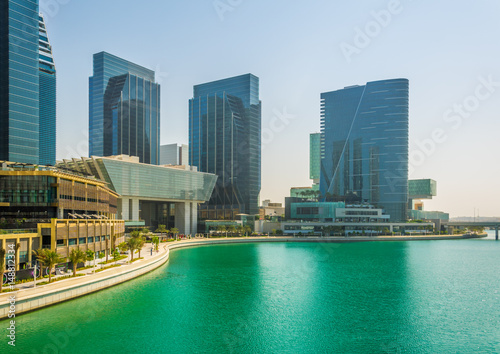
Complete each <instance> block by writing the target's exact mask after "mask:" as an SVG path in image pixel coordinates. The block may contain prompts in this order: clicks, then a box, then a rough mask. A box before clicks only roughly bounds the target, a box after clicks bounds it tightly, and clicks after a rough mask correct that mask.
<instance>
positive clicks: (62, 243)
mask: <svg viewBox="0 0 500 354" xmlns="http://www.w3.org/2000/svg"><path fill="white" fill-rule="evenodd" d="M64 241H65V240H57V241H56V245H57V247H62V246H64V245H65V242H64Z"/></svg>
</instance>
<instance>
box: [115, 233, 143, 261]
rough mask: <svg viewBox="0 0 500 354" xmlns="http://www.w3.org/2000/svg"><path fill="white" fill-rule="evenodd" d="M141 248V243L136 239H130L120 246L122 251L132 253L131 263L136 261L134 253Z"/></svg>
mask: <svg viewBox="0 0 500 354" xmlns="http://www.w3.org/2000/svg"><path fill="white" fill-rule="evenodd" d="M138 246H139V241H138V239H137V238H135V237H131V238H129V239H128V240H127V241H126V242H122V243H120V244H119V245H118V247H120V249H121V250H122V251H130V263H132V261H133V260H134V252H135V250H136V249H137V248H138Z"/></svg>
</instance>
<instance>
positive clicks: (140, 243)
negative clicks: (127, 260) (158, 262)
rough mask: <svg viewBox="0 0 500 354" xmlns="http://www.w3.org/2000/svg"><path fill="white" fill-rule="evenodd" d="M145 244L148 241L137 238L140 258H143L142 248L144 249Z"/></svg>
mask: <svg viewBox="0 0 500 354" xmlns="http://www.w3.org/2000/svg"><path fill="white" fill-rule="evenodd" d="M145 243H146V240H145V239H144V237H142V236H139V237H138V238H137V249H138V250H139V258H141V251H142V248H143V247H144V244H145Z"/></svg>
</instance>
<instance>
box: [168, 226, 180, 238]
mask: <svg viewBox="0 0 500 354" xmlns="http://www.w3.org/2000/svg"><path fill="white" fill-rule="evenodd" d="M170 232H171V233H173V234H174V236H175V240H176V241H177V234H178V233H179V229H178V228H176V227H174V228H173V229H170Z"/></svg>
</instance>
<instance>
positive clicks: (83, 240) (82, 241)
mask: <svg viewBox="0 0 500 354" xmlns="http://www.w3.org/2000/svg"><path fill="white" fill-rule="evenodd" d="M85 241H87V239H86V238H85V237H80V238H79V239H78V243H80V244H82V243H85Z"/></svg>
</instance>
